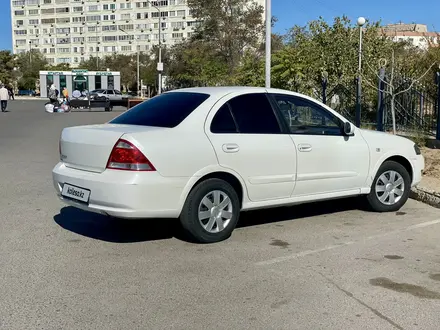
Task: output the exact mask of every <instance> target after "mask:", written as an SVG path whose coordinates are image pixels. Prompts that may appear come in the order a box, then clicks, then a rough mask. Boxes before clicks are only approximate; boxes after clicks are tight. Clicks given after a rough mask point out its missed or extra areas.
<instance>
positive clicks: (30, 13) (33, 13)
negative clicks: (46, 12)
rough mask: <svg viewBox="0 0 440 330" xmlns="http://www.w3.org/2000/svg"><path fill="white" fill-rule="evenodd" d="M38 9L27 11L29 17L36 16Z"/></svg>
mask: <svg viewBox="0 0 440 330" xmlns="http://www.w3.org/2000/svg"><path fill="white" fill-rule="evenodd" d="M38 14H39V12H38V9H29V15H38Z"/></svg>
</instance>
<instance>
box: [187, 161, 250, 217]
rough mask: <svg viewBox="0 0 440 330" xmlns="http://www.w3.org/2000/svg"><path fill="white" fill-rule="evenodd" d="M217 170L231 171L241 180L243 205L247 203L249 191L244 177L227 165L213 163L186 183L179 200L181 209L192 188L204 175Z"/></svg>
mask: <svg viewBox="0 0 440 330" xmlns="http://www.w3.org/2000/svg"><path fill="white" fill-rule="evenodd" d="M216 172H223V173H229V174H231V175H233V176H235V177H236V178H237V179H238V181H240V184H241V187H242V190H243V201H242V202H243V205H244V204H246V203H247V202H249V198H248V192H247V188H246V185H245V183H244V180H243V178H242V177H241V176H240V175H239V174H238V173H237V172H235V171H233V170H231V169H229V168H226V167H222V166H220V165H211V166H207V167H205V168H203V169H201V170H200V171H198V172H197V173H195V174H194V175H193V176H192V177H191V178H190V179H189V180H188V183H187V184H186V186H185V188H184V189H183V191H182V195H181V196H180V200H179V209H180V210H182V209H183V206H184V204H185V201H186V199H187V198H188V195H189V193H190V192H191V190H192V189H193V188H194V186H195V185H196V183H197V182H198V181H199V180H200V179H201V178H203V177H204V176H207V175H209V174H212V173H216Z"/></svg>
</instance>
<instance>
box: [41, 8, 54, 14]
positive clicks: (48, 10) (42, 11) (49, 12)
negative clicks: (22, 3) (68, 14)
mask: <svg viewBox="0 0 440 330" xmlns="http://www.w3.org/2000/svg"><path fill="white" fill-rule="evenodd" d="M41 13H42V14H54V13H55V8H46V9H41Z"/></svg>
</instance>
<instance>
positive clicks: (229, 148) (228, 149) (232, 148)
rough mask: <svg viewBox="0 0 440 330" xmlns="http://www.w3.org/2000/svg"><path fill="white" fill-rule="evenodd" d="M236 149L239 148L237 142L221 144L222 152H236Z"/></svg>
mask: <svg viewBox="0 0 440 330" xmlns="http://www.w3.org/2000/svg"><path fill="white" fill-rule="evenodd" d="M238 150H240V147H239V146H238V144H235V143H227V144H224V145H223V151H224V152H237V151H238Z"/></svg>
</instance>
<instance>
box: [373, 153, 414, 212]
mask: <svg viewBox="0 0 440 330" xmlns="http://www.w3.org/2000/svg"><path fill="white" fill-rule="evenodd" d="M387 171H395V172H397V173H398V174H400V176H401V177H402V178H403V182H404V191H403V194H402V196H401V198H400V200H399V201H398V202H396V203H395V204H392V205H387V204H384V203H382V202H381V201H380V200H379V198H378V197H377V194H376V183H377V181H378V180H379V177H380V176H381V175H382V174H384V173H385V172H387ZM410 190H411V177H410V174H409V173H408V171H407V169H406V168H405V167H404V166H403V165H401V164H399V163H397V162H395V161H386V162H384V163H383V164H382V165H381V166H380V168H379V170H378V171H377V173H376V176H375V177H374V180H373V183H372V185H371V191H370V193H369V194H368V195H367V202H368V204H369V206H370V208H371V209H372V210H373V211H376V212H395V211H398V210H399V209H400V208H401V207H402V206H403V205H404V204H405V203H406V201H407V200H408V198H409V193H410Z"/></svg>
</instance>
